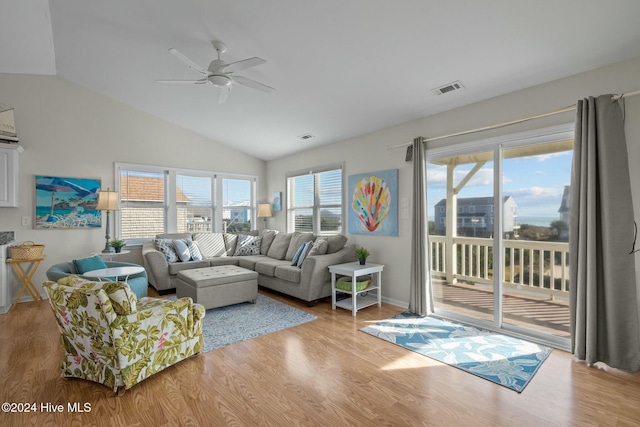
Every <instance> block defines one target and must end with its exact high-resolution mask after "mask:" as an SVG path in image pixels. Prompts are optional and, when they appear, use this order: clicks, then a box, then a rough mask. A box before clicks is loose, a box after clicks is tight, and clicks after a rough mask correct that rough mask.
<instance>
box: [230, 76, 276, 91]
mask: <svg viewBox="0 0 640 427" xmlns="http://www.w3.org/2000/svg"><path fill="white" fill-rule="evenodd" d="M233 80H234V81H235V82H237V83H240V84H241V85H244V86H247V87H250V88H252V89H257V90H259V91H262V92H266V93H272V92H275V91H276V90H275V89H274V88H272V87H271V86H267V85H265V84H262V83H259V82H257V81H255V80H251V79H250V78H247V77H243V76H233Z"/></svg>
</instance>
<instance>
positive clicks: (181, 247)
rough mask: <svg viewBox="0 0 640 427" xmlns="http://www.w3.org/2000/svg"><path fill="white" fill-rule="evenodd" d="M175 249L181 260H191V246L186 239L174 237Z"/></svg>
mask: <svg viewBox="0 0 640 427" xmlns="http://www.w3.org/2000/svg"><path fill="white" fill-rule="evenodd" d="M173 249H174V250H175V251H176V254H177V255H178V258H180V261H182V262H186V261H190V260H191V251H190V250H189V246H187V241H186V240H184V239H174V240H173Z"/></svg>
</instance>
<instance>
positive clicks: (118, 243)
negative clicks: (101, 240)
mask: <svg viewBox="0 0 640 427" xmlns="http://www.w3.org/2000/svg"><path fill="white" fill-rule="evenodd" d="M109 245H111V247H112V248H113V249H115V251H116V253H120V251H121V250H122V248H123V246H124V245H126V243H125V241H124V240H119V239H114V240H112V241H111V242H109Z"/></svg>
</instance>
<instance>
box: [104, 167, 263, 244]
mask: <svg viewBox="0 0 640 427" xmlns="http://www.w3.org/2000/svg"><path fill="white" fill-rule="evenodd" d="M116 176H117V177H118V180H117V183H116V188H117V190H118V191H119V192H120V211H118V212H117V213H116V236H118V237H119V238H121V239H125V240H128V243H129V244H131V243H135V240H137V239H146V238H153V237H155V236H156V235H157V234H160V233H175V232H178V233H197V232H207V231H209V232H210V231H228V232H241V231H248V230H251V229H252V228H255V227H252V224H254V221H255V215H256V202H255V201H256V194H255V192H256V178H255V177H247V176H235V175H228V174H225V175H221V174H216V173H213V172H209V171H195V170H188V171H187V170H178V169H172V168H163V167H153V166H142V165H129V164H116Z"/></svg>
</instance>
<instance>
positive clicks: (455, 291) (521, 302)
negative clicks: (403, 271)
mask: <svg viewBox="0 0 640 427" xmlns="http://www.w3.org/2000/svg"><path fill="white" fill-rule="evenodd" d="M433 291H434V301H435V306H436V307H437V308H439V309H444V310H449V311H454V312H456V313H460V314H465V315H469V316H475V317H479V318H481V319H486V320H493V290H492V289H491V287H490V286H478V285H468V284H464V283H456V284H451V283H446V282H444V281H441V280H434V281H433ZM503 298H504V299H503V301H504V303H503V320H504V322H505V323H510V324H514V325H517V326H522V327H525V328H528V329H533V330H537V331H540V332H544V333H548V334H553V335H555V336H559V337H563V338H569V336H570V333H571V327H570V321H569V303H568V301H565V300H562V299H560V298H557V297H556V298H555V299H554V300H550V299H549V298H548V297H540V296H535V295H533V294H529V293H526V292H522V293H520V292H517V291H513V290H509V291H508V292H505V294H504V297H503Z"/></svg>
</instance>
